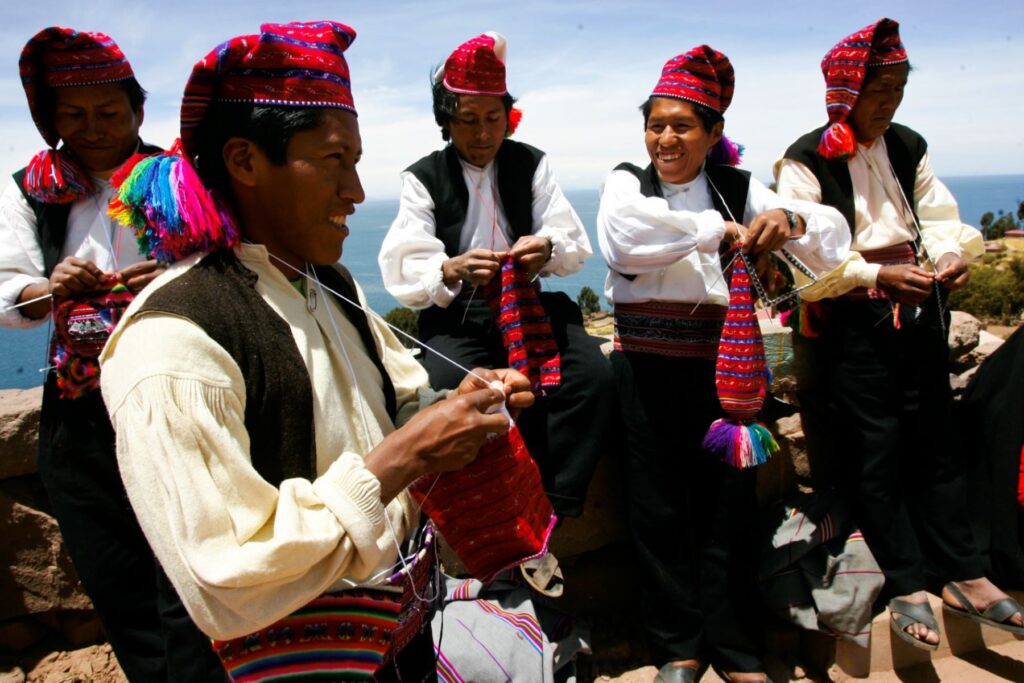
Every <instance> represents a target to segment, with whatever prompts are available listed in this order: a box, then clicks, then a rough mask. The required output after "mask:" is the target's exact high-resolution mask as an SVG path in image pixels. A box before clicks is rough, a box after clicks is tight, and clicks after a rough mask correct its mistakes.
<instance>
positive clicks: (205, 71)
mask: <svg viewBox="0 0 1024 683" xmlns="http://www.w3.org/2000/svg"><path fill="white" fill-rule="evenodd" d="M355 38H356V32H355V30H354V29H352V28H350V27H348V26H345V25H344V24H339V23H337V22H333V21H314V22H294V23H290V24H263V25H262V26H260V34H259V35H249V36H238V37H237V38H232V39H231V40H229V41H227V42H225V43H222V44H221V45H219V46H217V47H216V48H214V49H213V50H212V51H211V52H210V54H208V55H206V57H204V58H203V59H201V60H200V61H199V62H197V63H196V65H195V66H194V67H193V68H192V75H191V76H190V77H189V80H188V83H187V84H186V85H185V96H184V98H183V99H182V102H181V144H182V148H183V149H184V151H185V153H186V155H187V156H188V157H189V158H190V159H194V158H195V155H196V151H197V150H196V148H195V145H196V142H195V132H196V128H197V127H198V126H199V124H200V122H202V120H203V117H204V116H205V115H206V111H207V109H209V106H210V103H211V102H212V101H214V100H218V101H221V102H247V103H252V104H265V105H271V106H285V107H289V106H291V107H336V108H340V109H347V110H349V111H351V112H353V113H355V111H356V109H355V104H354V102H353V100H352V86H351V83H350V81H349V70H348V63H347V62H346V61H345V55H344V52H345V50H346V49H348V47H349V45H351V44H352V41H353V40H355Z"/></svg>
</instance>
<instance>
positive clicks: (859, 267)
mask: <svg viewBox="0 0 1024 683" xmlns="http://www.w3.org/2000/svg"><path fill="white" fill-rule="evenodd" d="M881 269H882V264H881V263H868V262H867V261H854V262H853V263H850V264H849V265H848V266H847V271H846V272H847V273H849V275H850V278H851V279H852V280H853V281H854V282H855V283H856V286H857V287H867V288H868V289H874V288H875V287H876V285H877V284H878V271H880V270H881Z"/></svg>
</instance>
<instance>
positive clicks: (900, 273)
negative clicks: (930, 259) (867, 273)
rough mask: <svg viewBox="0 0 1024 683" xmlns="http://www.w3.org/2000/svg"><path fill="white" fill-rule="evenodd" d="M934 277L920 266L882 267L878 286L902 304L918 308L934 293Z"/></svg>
mask: <svg viewBox="0 0 1024 683" xmlns="http://www.w3.org/2000/svg"><path fill="white" fill-rule="evenodd" d="M933 280H934V277H933V276H932V274H931V273H929V272H928V271H926V270H923V269H921V268H919V267H918V266H914V265H909V264H904V265H900V266H882V268H881V270H879V271H878V282H877V286H878V288H879V289H881V290H883V291H885V292H886V293H887V294H888V295H889V296H890V297H892V298H893V299H895V300H896V301H898V302H899V303H901V304H910V305H913V306H916V305H918V304H920V303H921V302H923V301H924V300H925V299H927V298H928V296H929V295H930V294H931V293H932V282H933Z"/></svg>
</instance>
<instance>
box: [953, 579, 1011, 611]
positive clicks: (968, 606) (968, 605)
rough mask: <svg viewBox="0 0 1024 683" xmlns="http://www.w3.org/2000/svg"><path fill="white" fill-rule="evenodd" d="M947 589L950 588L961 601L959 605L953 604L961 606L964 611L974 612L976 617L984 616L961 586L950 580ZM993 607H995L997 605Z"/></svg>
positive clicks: (958, 600) (957, 599)
mask: <svg viewBox="0 0 1024 683" xmlns="http://www.w3.org/2000/svg"><path fill="white" fill-rule="evenodd" d="M946 590H948V591H949V592H950V593H951V594H952V595H953V597H954V598H956V601H957V602H958V603H959V605H953V607H959V609H961V610H962V611H964V612H967V613H968V614H973V615H974V616H976V617H980V616H982V614H981V612H980V611H978V608H977V607H975V606H974V603H972V602H971V601H970V599H969V598H968V597H967V596H966V595H964V592H963V591H962V590H960V586H958V585H956V583H955V582H953V581H950V582H949V583H947V584H946ZM996 604H999V603H996ZM992 607H995V605H993V606H992Z"/></svg>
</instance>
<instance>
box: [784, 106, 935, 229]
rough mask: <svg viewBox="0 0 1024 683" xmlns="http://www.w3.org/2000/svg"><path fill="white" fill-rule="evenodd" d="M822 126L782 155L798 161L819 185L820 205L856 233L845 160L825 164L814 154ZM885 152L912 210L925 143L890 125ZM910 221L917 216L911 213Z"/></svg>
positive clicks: (828, 161) (850, 182) (850, 185)
mask: <svg viewBox="0 0 1024 683" xmlns="http://www.w3.org/2000/svg"><path fill="white" fill-rule="evenodd" d="M825 128H826V126H822V127H821V128H818V129H816V130H812V131H811V132H810V133H807V134H806V135H803V136H801V137H800V138H799V139H798V140H797V141H796V142H794V143H793V144H792V145H790V147H789V149H787V150H786V153H785V154H784V155H783V156H784V157H785V158H786V159H791V160H793V161H799V162H800V163H802V164H803V165H804V166H806V167H807V168H808V169H810V171H811V173H813V174H814V177H815V178H817V179H818V184H819V185H821V203H822V204H824V205H826V206H832V207H835V208H836V209H838V210H839V213H841V214H843V217H844V218H845V219H846V222H847V223H848V224H849V225H850V233H851V234H852V233H853V232H854V231H855V230H856V225H857V223H856V214H855V213H854V204H853V180H852V179H851V178H850V167H849V166H848V165H847V162H846V161H845V160H829V159H826V158H825V157H823V156H821V155H820V154H818V142H819V141H820V140H821V134H822V132H824V130H825ZM882 137H883V138H884V139H885V148H886V150H887V151H888V153H889V162H890V163H891V164H892V168H893V170H894V171H895V172H896V180H897V181H899V184H900V187H901V188H903V194H904V195H905V196H906V198H907V200H908V201H909V202H910V205H911V209H912V210H913V207H914V178H915V176H916V175H917V165H918V164H919V163H921V159H922V158H923V157H924V155H925V152H927V151H928V143H927V142H926V141H925V139H924V138H923V137H921V136H920V135H919V134H917V133H915V132H914V131H913V130H911V129H910V128H907V127H906V126H901V125H900V124H898V123H893V124H890V126H889V129H888V130H886V131H885V134H884V135H883V136H882ZM914 218H915V219H916V218H917V212H916V210H915V211H914Z"/></svg>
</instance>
